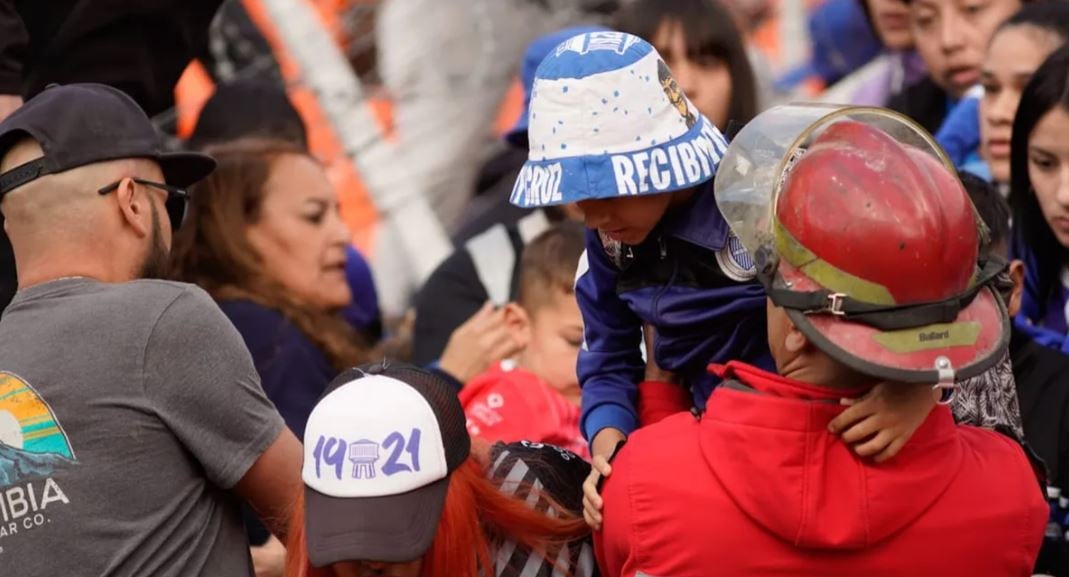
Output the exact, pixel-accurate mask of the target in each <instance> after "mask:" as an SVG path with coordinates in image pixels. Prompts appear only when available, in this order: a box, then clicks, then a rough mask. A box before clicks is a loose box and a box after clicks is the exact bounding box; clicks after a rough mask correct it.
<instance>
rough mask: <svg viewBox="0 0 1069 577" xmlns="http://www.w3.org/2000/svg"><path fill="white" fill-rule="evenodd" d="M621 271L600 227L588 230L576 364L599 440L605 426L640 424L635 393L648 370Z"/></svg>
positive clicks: (625, 429)
mask: <svg viewBox="0 0 1069 577" xmlns="http://www.w3.org/2000/svg"><path fill="white" fill-rule="evenodd" d="M618 275H619V272H618V270H617V269H616V267H615V265H613V263H612V262H610V261H609V257H608V255H606V254H605V249H604V248H603V247H602V244H601V239H600V238H599V237H598V233H597V231H594V230H587V232H586V252H585V253H583V257H582V258H581V259H580V261H579V270H578V272H577V279H576V283H575V296H576V299H577V300H578V302H579V310H580V311H582V314H583V336H584V340H583V347H582V348H581V349H580V351H579V362H578V367H577V370H578V375H579V383H580V384H581V386H582V388H583V401H582V407H583V414H582V417H581V421H580V427H581V429H582V432H583V435H584V436H585V437H586V438H587V440H588V441H590V442H591V444H592V445H600V443H595V440H596V437H597V435H598V433H600V432H601V431H603V430H605V429H613V430H615V431H618V432H619V433H620V434H621V435H623V436H626V435H628V434H630V433H631V432H632V431H634V430H635V429H636V428H637V427H638V412H637V409H636V405H637V399H636V397H637V394H638V383H640V382H641V381H642V380H643V377H644V375H645V371H646V363H645V362H643V360H642V354H641V351H640V349H639V344H640V343H641V342H642V321H641V320H640V319H639V318H638V316H637V315H635V313H634V312H632V311H631V309H630V308H629V307H628V306H627V303H625V302H624V301H623V300H621V299H620V297H619V295H618V294H617V293H616V279H617V276H618ZM651 354H652V351H651ZM615 444H616V443H611V446H609V447H607V448H608V449H609V450H610V451H611V449H612V448H613V447H615ZM595 448H597V447H595Z"/></svg>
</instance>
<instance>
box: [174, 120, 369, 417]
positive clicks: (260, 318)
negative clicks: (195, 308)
mask: <svg viewBox="0 0 1069 577" xmlns="http://www.w3.org/2000/svg"><path fill="white" fill-rule="evenodd" d="M208 152H209V153H210V154H211V155H212V156H213V157H215V159H216V161H217V162H218V165H219V168H218V170H217V171H216V172H215V173H214V174H212V176H211V178H208V179H206V180H205V181H204V182H203V183H202V184H200V185H199V186H198V187H197V189H196V190H195V191H194V193H193V194H192V201H191V204H190V218H189V219H188V221H187V222H186V224H185V226H183V227H182V229H181V230H180V231H179V232H178V234H177V235H176V237H175V248H174V262H175V267H176V272H177V276H178V277H179V278H180V279H181V280H183V281H186V282H191V283H193V284H196V285H198V286H200V287H201V288H203V289H205V290H206V291H208V293H209V294H211V295H212V296H213V297H214V298H215V299H216V300H217V301H218V302H219V306H220V307H221V308H222V309H223V312H224V313H226V314H227V316H228V317H229V318H230V320H231V321H232V322H233V323H234V325H235V326H236V327H237V328H238V331H239V332H240V333H241V334H242V336H243V337H244V338H245V342H246V345H248V347H249V350H250V352H251V353H252V355H253V359H254V360H255V361H256V365H257V368H258V369H259V371H260V378H261V379H262V381H263V387H264V390H265V391H266V392H267V394H268V396H269V397H271V399H272V400H273V401H274V403H275V404H276V405H277V406H278V409H279V412H281V413H282V416H283V417H284V418H285V419H286V424H287V425H289V427H290V428H291V429H292V430H293V431H294V433H295V434H297V435H300V434H302V433H303V432H304V421H305V419H307V417H308V413H309V412H310V411H311V409H312V405H313V404H314V403H315V400H316V399H317V398H319V395H320V394H321V393H322V392H323V387H325V386H326V384H327V383H328V382H329V381H330V379H331V378H333V377H334V375H336V374H338V372H340V371H341V370H343V369H345V368H347V367H351V366H354V365H356V364H359V363H360V362H362V361H364V360H365V354H366V348H365V347H364V346H363V345H361V344H360V343H359V341H358V339H357V336H356V333H355V331H354V330H353V329H352V328H351V327H350V326H349V325H348V324H347V323H346V322H345V321H344V320H343V319H342V318H341V316H340V315H338V314H337V313H338V312H339V311H340V310H341V309H343V308H344V307H346V306H348V305H349V303H350V302H351V300H352V294H351V292H350V290H349V286H348V284H347V282H346V277H345V248H346V245H347V244H348V242H349V239H350V235H349V232H348V230H347V229H346V227H345V225H344V224H343V223H342V221H341V219H340V218H339V216H338V209H337V200H336V195H335V193H334V189H333V187H332V186H331V184H330V182H329V181H328V180H327V176H326V173H325V171H324V170H323V168H322V166H321V165H320V164H319V163H318V162H317V161H316V160H314V159H313V158H312V157H311V156H309V155H308V153H306V152H305V151H304V150H303V149H302V148H300V147H298V146H296V145H294V144H289V143H285V142H282V141H273V140H260V141H257V140H244V141H238V142H235V143H232V144H226V145H221V146H218V147H215V148H211V149H209V151H208Z"/></svg>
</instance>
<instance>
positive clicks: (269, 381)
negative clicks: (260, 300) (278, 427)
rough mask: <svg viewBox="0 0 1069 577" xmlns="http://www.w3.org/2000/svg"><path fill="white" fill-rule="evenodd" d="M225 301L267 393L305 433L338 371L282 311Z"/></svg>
mask: <svg viewBox="0 0 1069 577" xmlns="http://www.w3.org/2000/svg"><path fill="white" fill-rule="evenodd" d="M219 305H220V308H222V309H223V312H224V313H226V315H227V317H229V318H230V321H231V322H232V323H234V326H235V327H237V329H238V332H239V333H241V337H242V338H243V339H244V340H245V346H246V347H248V349H249V352H250V353H251V354H252V360H253V363H254V364H255V365H256V371H257V372H258V373H259V374H260V382H261V384H262V386H263V389H264V393H266V394H267V398H268V399H270V400H271V402H272V403H274V404H275V408H277V409H278V412H279V414H281V415H282V419H283V420H284V421H285V422H286V426H287V427H289V428H290V430H291V431H293V434H294V435H296V436H297V438H298V439H303V438H304V427H305V425H306V424H307V422H308V416H309V415H310V414H311V413H312V409H313V408H314V407H315V405H316V402H317V401H318V400H319V397H320V396H321V395H322V394H323V391H325V390H326V387H327V384H329V383H330V381H331V380H332V379H333V378H334V377H335V376H336V375H337V371H336V370H335V369H334V367H333V366H332V365H331V364H330V361H329V360H328V359H327V357H326V355H324V354H323V352H322V351H320V350H319V349H318V348H317V347H316V345H315V344H314V343H312V341H311V340H309V339H308V337H306V336H305V335H304V333H302V332H301V331H300V330H299V329H298V328H297V327H295V326H294V325H293V324H292V323H290V322H289V321H288V320H286V318H285V317H284V316H283V315H282V314H281V313H279V312H278V311H274V310H271V309H267V308H264V307H261V306H259V305H256V304H253V303H250V302H247V301H222V302H220V303H219Z"/></svg>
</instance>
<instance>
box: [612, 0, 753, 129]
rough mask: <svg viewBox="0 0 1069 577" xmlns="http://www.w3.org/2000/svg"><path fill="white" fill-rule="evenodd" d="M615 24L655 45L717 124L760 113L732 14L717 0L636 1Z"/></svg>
mask: <svg viewBox="0 0 1069 577" xmlns="http://www.w3.org/2000/svg"><path fill="white" fill-rule="evenodd" d="M616 29H617V30H620V31H621V32H627V33H629V34H634V35H635V36H638V37H639V38H642V39H644V40H646V41H648V42H649V43H650V44H653V46H654V48H656V49H657V52H659V53H660V54H661V57H662V58H664V61H665V64H667V65H668V68H669V69H671V70H672V74H673V76H675V79H676V82H677V83H678V84H679V87H680V88H681V89H682V90H683V92H684V94H686V95H687V98H689V99H690V101H691V102H693V103H694V105H695V106H696V107H698V111H699V112H701V113H702V114H703V115H704V116H705V117H706V118H708V119H709V120H710V121H711V122H712V123H713V124H715V125H716V126H717V128H719V129H721V130H727V125H728V122H729V121H735V122H737V123H739V124H740V125H742V124H745V123H747V122H749V121H750V119H751V118H753V117H754V116H755V115H756V114H757V113H758V104H757V86H756V82H755V80H754V72H753V68H752V66H751V64H750V60H749V56H748V55H747V53H746V45H745V43H744V42H743V38H742V35H741V34H740V33H739V29H738V28H737V27H736V26H735V20H734V19H733V17H732V13H731V12H730V11H729V10H728V9H727V8H726V7H724V5H723V4H721V3H720V2H719V1H718V0H637V1H635V2H632V3H630V4H628V5H626V6H625V7H624V8H623V9H622V10H621V11H620V12H619V14H617V21H616Z"/></svg>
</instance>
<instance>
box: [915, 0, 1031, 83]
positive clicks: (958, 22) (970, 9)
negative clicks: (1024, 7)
mask: <svg viewBox="0 0 1069 577" xmlns="http://www.w3.org/2000/svg"><path fill="white" fill-rule="evenodd" d="M1020 7H1021V0H914V1H913V2H911V4H910V24H911V27H912V29H913V40H914V43H915V45H916V48H917V52H918V53H920V55H921V58H922V59H924V63H925V65H927V66H928V73H929V74H930V75H931V77H932V80H933V81H934V82H935V83H936V84H937V85H939V87H940V88H942V89H943V90H945V91H946V92H947V94H949V95H950V96H951V97H952V98H955V99H956V98H961V97H962V96H963V95H964V94H965V92H966V91H967V90H969V88H972V86H973V85H975V84H976V83H977V82H978V81H979V80H980V65H981V64H982V62H983V58H984V53H985V52H986V50H987V44H988V42H989V41H990V40H991V35H992V34H993V33H994V32H995V29H996V28H997V27H998V25H999V24H1001V23H1002V21H1003V20H1005V19H1006V18H1008V17H1010V16H1011V15H1012V14H1013V13H1014V12H1016V11H1017V10H1018V9H1019V8H1020Z"/></svg>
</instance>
